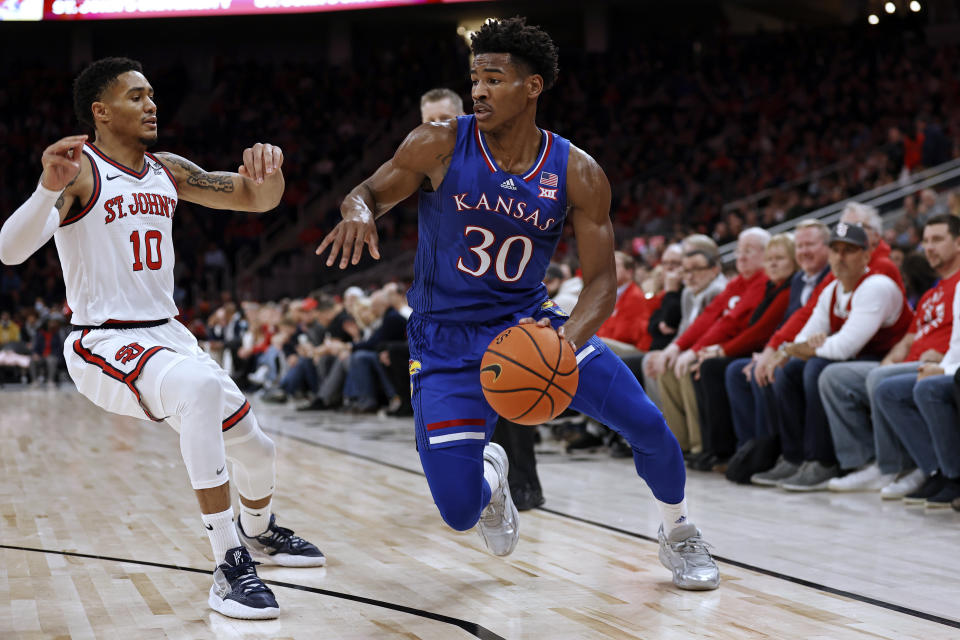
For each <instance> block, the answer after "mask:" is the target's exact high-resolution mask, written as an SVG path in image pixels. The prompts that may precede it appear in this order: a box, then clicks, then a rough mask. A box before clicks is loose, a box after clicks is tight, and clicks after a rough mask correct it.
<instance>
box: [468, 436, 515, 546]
mask: <svg viewBox="0 0 960 640" xmlns="http://www.w3.org/2000/svg"><path fill="white" fill-rule="evenodd" d="M483 460H484V462H489V463H490V464H492V465H493V468H494V469H496V470H497V476H498V477H499V479H500V486H499V487H497V490H496V491H494V492H493V494H492V495H491V496H490V503H489V504H488V505H487V506H486V508H485V509H484V510H483V513H481V514H480V522H479V523H477V528H478V529H479V530H480V536H481V537H482V538H483V541H484V543H485V544H486V545H487V549H489V550H490V553H492V554H493V555H495V556H508V555H510V554H511V553H512V552H513V549H514V548H515V547H516V546H517V541H518V540H519V539H520V522H519V520H520V517H519V515H518V514H517V507H516V506H515V505H514V504H513V498H512V497H511V496H510V483H509V482H508V481H507V473H508V471H509V470H510V463H509V462H508V461H507V452H506V451H504V450H503V447H501V446H500V445H498V444H497V443H495V442H491V443H490V444H488V445H487V446H486V447H484V448H483Z"/></svg>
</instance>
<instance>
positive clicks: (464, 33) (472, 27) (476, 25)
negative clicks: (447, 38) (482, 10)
mask: <svg viewBox="0 0 960 640" xmlns="http://www.w3.org/2000/svg"><path fill="white" fill-rule="evenodd" d="M491 20H496V18H484V19H483V20H464V21H462V22H461V23H460V24H459V25H457V35H458V36H460V37H461V38H463V39H464V40H465V41H466V43H467V46H470V43H471V40H470V38H471V37H472V36H473V34H475V33H476V32H477V31H479V30H480V27H482V26H483V25H485V24H487V23H488V22H490V21H491Z"/></svg>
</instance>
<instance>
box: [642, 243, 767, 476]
mask: <svg viewBox="0 0 960 640" xmlns="http://www.w3.org/2000/svg"><path fill="white" fill-rule="evenodd" d="M769 241H770V233H769V232H768V231H765V230H764V229H760V228H759V227H751V228H749V229H745V230H744V231H743V232H741V233H740V236H739V238H738V239H737V272H738V275H737V277H736V278H734V279H732V280H731V281H730V282H729V283H727V285H726V288H724V290H723V291H722V292H721V293H720V294H719V295H718V296H717V297H716V298H714V299H713V300H712V301H711V302H710V304H708V305H707V306H706V307H705V308H704V309H703V311H701V312H700V314H699V315H698V316H697V317H696V319H695V320H694V321H693V322H692V323H691V324H690V326H688V327H687V328H686V330H685V331H684V332H683V333H681V334H680V336H679V337H678V338H677V339H676V340H674V341H673V342H672V343H671V344H670V346H668V347H667V348H666V349H664V350H663V352H662V353H661V354H660V362H662V363H664V364H663V365H662V366H663V367H664V368H665V369H666V370H664V371H662V375H659V377H658V384H659V385H660V395H661V398H662V400H663V411H664V415H665V416H666V417H667V424H668V425H670V427H671V429H673V430H674V434H675V435H677V440H678V441H680V446H681V448H682V447H683V446H684V443H685V442H686V443H688V445H689V446H690V448H691V449H692V448H693V447H694V446H696V444H699V442H700V421H699V415H695V416H694V415H688V413H693V412H694V411H695V407H696V395H695V394H694V393H693V383H692V381H691V379H690V369H691V367H692V366H693V365H694V364H695V363H696V361H697V352H696V350H695V348H698V347H700V348H702V347H705V346H707V344H708V343H704V344H700V343H699V341H700V339H701V338H702V337H703V336H704V335H706V334H707V332H708V330H709V329H710V328H711V327H713V325H714V324H715V323H717V322H719V321H720V320H722V319H723V318H725V317H726V316H728V315H730V314H734V313H737V314H739V313H741V311H743V310H748V313H749V312H752V311H753V309H756V307H757V305H759V304H760V301H761V300H762V299H763V295H764V291H765V290H766V285H767V276H766V274H765V273H764V272H763V255H764V249H765V248H766V246H767V243H768V242H769ZM658 364H659V363H658ZM685 387H686V388H687V389H689V392H688V393H687V394H686V395H688V396H692V397H693V407H691V409H693V411H690V412H688V411H687V403H686V402H685V401H683V398H684V395H685V392H684V388H685ZM671 417H673V418H674V419H673V420H671ZM684 422H685V423H686V430H687V433H681V434H679V435H678V434H677V430H678V428H679V427H678V423H684ZM679 430H681V431H682V429H679ZM712 455H713V452H712V451H706V450H704V451H703V452H702V453H701V456H702V457H704V458H708V457H710V456H712Z"/></svg>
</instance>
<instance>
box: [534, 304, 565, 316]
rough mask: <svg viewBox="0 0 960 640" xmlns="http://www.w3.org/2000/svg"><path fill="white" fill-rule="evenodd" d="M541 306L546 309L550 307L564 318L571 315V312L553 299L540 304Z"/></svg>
mask: <svg viewBox="0 0 960 640" xmlns="http://www.w3.org/2000/svg"><path fill="white" fill-rule="evenodd" d="M540 308H541V309H543V310H544V311H546V310H548V309H549V310H550V311H552V312H553V313H555V314H557V315H558V316H563V317H564V318H566V317H568V316H569V314H568V313H567V312H566V311H564V310H563V309H561V308H560V305H558V304H557V303H556V302H554V301H553V300H547V301H546V302H544V303H543V304H542V305H540Z"/></svg>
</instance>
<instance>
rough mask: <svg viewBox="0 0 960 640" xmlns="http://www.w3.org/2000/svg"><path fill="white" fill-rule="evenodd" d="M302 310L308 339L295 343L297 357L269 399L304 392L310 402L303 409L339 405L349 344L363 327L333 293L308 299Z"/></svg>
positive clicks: (266, 399) (301, 408) (276, 399)
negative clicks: (332, 295)
mask: <svg viewBox="0 0 960 640" xmlns="http://www.w3.org/2000/svg"><path fill="white" fill-rule="evenodd" d="M305 303H306V304H305V305H304V306H305V307H307V308H306V309H304V311H303V313H304V314H305V315H304V321H305V323H306V324H305V332H304V335H305V337H306V339H305V340H301V341H299V343H298V344H297V346H296V354H297V360H296V362H295V363H294V364H293V365H292V366H291V367H290V368H289V369H288V370H287V372H286V374H284V376H283V377H282V378H281V380H280V383H279V384H278V385H277V387H276V388H275V389H272V390H271V391H270V392H269V393H267V394H265V395H264V398H263V399H264V400H265V401H267V402H286V401H287V398H288V397H289V396H293V395H295V394H297V393H299V392H301V391H305V392H307V393H308V395H309V396H310V402H309V403H307V404H306V405H304V406H302V407H299V409H300V410H304V411H307V410H322V409H330V408H333V407H337V406H340V402H341V395H340V392H341V390H342V387H343V379H344V378H345V376H346V370H345V368H344V367H345V365H342V364H341V363H342V362H343V361H344V360H345V359H346V358H347V356H348V354H349V350H350V347H349V345H350V343H351V342H352V341H353V339H354V336H359V335H360V329H359V327H358V326H357V324H356V322H355V321H354V319H353V317H352V316H350V314H349V313H347V311H346V309H344V308H343V305H341V304H340V303H338V302H337V301H336V300H334V299H333V298H331V297H330V296H326V295H320V296H315V297H310V298H307V299H306V301H305Z"/></svg>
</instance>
